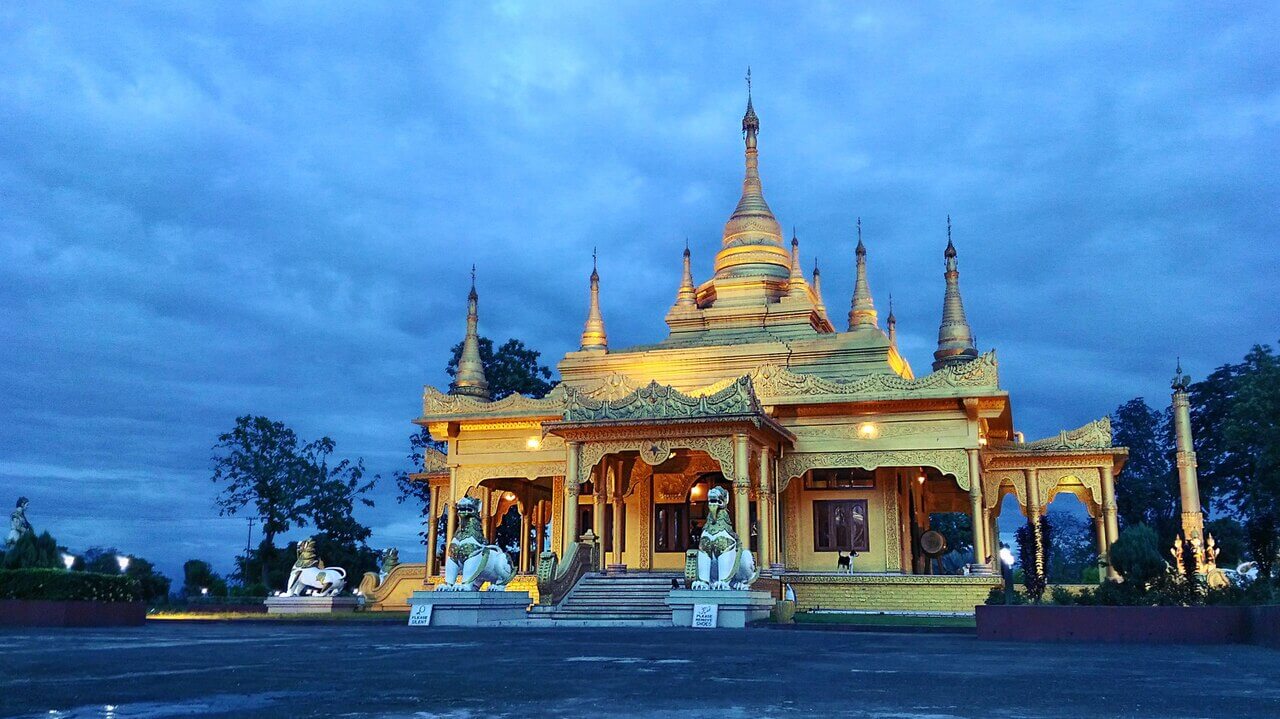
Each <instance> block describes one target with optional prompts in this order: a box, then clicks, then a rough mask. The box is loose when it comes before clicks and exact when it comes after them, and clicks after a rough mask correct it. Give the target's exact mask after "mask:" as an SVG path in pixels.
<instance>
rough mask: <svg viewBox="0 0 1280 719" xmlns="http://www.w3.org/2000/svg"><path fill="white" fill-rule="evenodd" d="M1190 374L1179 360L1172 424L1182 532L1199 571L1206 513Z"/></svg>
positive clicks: (1201, 569)
mask: <svg viewBox="0 0 1280 719" xmlns="http://www.w3.org/2000/svg"><path fill="white" fill-rule="evenodd" d="M1190 386H1191V378H1190V377H1188V376H1187V375H1185V374H1183V373H1182V362H1181V361H1179V362H1178V369H1177V374H1176V376H1174V378H1173V384H1172V387H1173V428H1174V435H1175V437H1176V442H1177V450H1178V451H1177V462H1178V490H1179V493H1180V494H1181V498H1182V536H1183V538H1184V539H1185V540H1186V541H1188V542H1190V543H1191V546H1192V553H1193V554H1194V555H1195V557H1196V573H1197V574H1203V573H1204V566H1203V561H1202V555H1203V548H1204V513H1203V512H1201V510H1200V480H1199V478H1198V477H1197V476H1196V452H1195V446H1194V445H1193V444H1192V441H1191V398H1190V396H1188V394H1187V388H1188V387H1190Z"/></svg>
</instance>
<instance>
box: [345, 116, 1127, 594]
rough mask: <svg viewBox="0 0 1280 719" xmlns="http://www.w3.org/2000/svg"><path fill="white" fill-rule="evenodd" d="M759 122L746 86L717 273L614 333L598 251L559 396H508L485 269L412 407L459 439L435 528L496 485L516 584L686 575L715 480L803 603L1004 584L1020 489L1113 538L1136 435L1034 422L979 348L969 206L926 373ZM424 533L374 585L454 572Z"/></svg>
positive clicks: (428, 423) (770, 568)
mask: <svg viewBox="0 0 1280 719" xmlns="http://www.w3.org/2000/svg"><path fill="white" fill-rule="evenodd" d="M759 131H760V121H759V118H758V117H757V115H756V112H755V110H754V108H753V107H752V102H751V99H750V95H748V101H747V109H746V114H745V116H744V117H743V118H742V134H743V139H744V142H745V158H744V159H745V174H744V178H743V182H742V195H741V199H740V200H739V201H738V204H737V207H735V208H734V209H733V211H732V213H731V214H730V216H729V219H728V221H727V222H726V223H725V225H724V233H723V236H722V238H721V242H720V246H719V250H718V252H717V254H716V256H715V269H714V274H713V275H712V276H711V277H709V278H707V279H705V280H704V281H702V282H698V281H696V280H695V278H694V277H693V273H692V271H691V267H690V251H689V249H687V248H686V250H685V253H684V263H683V272H682V274H681V275H680V277H679V282H678V284H677V283H674V282H673V284H677V289H676V292H675V299H674V302H673V303H672V304H671V306H670V308H669V309H668V310H667V313H666V323H667V327H668V329H669V331H668V334H667V337H666V339H664V340H662V341H660V342H658V343H656V344H652V345H646V346H638V347H625V348H624V347H616V346H611V345H610V343H609V341H608V337H607V332H606V327H605V322H604V314H603V312H602V309H601V301H600V296H601V295H600V292H601V290H600V276H599V274H598V273H597V272H596V271H595V270H594V269H593V271H592V274H591V276H590V284H589V294H588V295H587V296H588V298H589V300H588V305H587V308H586V323H585V326H584V328H583V330H582V332H581V341H580V343H579V349H578V350H577V351H573V352H570V353H568V354H567V355H565V357H564V358H563V359H562V360H560V362H559V365H558V369H559V373H560V378H561V381H560V383H559V384H558V385H557V386H556V387H555V389H554V390H552V391H551V392H550V393H549V394H548V395H547V396H546V397H542V398H530V397H524V396H520V395H512V396H509V397H505V398H503V399H500V400H497V401H491V400H490V395H489V389H488V383H487V381H486V378H485V375H484V367H483V365H482V363H481V361H480V354H479V343H478V337H479V334H478V322H479V310H478V304H479V298H478V295H477V292H476V289H475V282H474V275H473V280H472V289H471V294H470V296H469V298H468V303H467V308H468V311H467V323H466V335H465V340H464V348H463V352H462V355H461V359H460V361H459V363H458V368H457V373H456V376H455V380H454V382H453V383H452V385H451V386H450V387H449V389H448V390H447V391H441V390H438V389H436V388H434V387H427V388H425V390H424V394H423V405H422V416H421V417H419V418H418V419H417V420H416V422H417V423H418V424H420V425H422V426H424V427H426V428H427V429H428V431H429V432H430V434H431V436H432V438H434V439H436V440H438V441H442V442H444V443H446V444H447V450H446V451H445V452H436V451H429V452H428V455H427V458H426V462H425V466H424V467H423V471H422V473H420V474H418V475H416V479H418V480H420V481H424V482H428V483H430V487H431V497H432V501H431V515H432V516H431V518H430V519H429V520H428V523H427V526H428V528H429V532H430V533H431V534H434V531H431V530H434V528H435V527H436V526H437V521H436V519H437V518H438V517H439V516H440V514H439V513H440V512H441V511H444V510H446V509H447V508H448V507H450V506H452V505H453V503H454V502H455V501H456V500H457V499H459V498H461V497H463V496H464V495H469V496H472V497H476V498H479V499H481V500H482V502H483V506H484V510H483V511H484V516H485V517H486V518H487V527H486V531H487V535H488V536H489V537H491V538H492V537H493V536H494V531H495V530H496V527H497V525H498V523H499V522H500V521H501V520H502V518H503V517H504V516H505V515H506V514H507V513H508V511H510V510H511V509H512V508H513V507H514V508H515V510H516V511H517V512H518V513H519V516H520V520H521V530H522V531H521V536H522V537H524V540H523V541H522V542H521V546H520V548H519V553H518V554H519V556H518V558H517V562H518V567H519V571H520V572H522V573H523V574H525V575H526V576H525V577H524V578H523V580H521V579H518V580H517V581H516V582H515V583H513V584H512V587H513V588H516V587H518V588H520V589H531V590H536V592H537V593H538V595H540V596H539V597H538V599H537V601H539V602H540V603H541V604H543V605H549V606H554V605H556V604H557V603H559V602H561V601H563V600H564V599H565V597H567V596H568V595H569V594H570V593H571V591H572V589H573V586H574V585H575V584H576V583H577V582H579V581H582V580H583V578H584V577H588V576H590V577H593V578H594V581H596V582H597V583H599V582H604V581H608V580H609V578H624V577H630V578H633V579H634V578H635V577H636V576H637V575H648V576H654V577H660V578H661V580H660V581H669V579H670V578H671V577H676V576H678V575H681V574H683V572H684V569H685V566H686V555H687V552H688V551H689V550H691V549H694V548H696V546H697V536H698V532H699V528H700V526H701V521H702V520H703V518H704V517H705V515H706V497H707V492H708V491H709V489H710V488H711V487H714V486H717V485H719V486H723V487H725V488H726V489H728V490H729V492H730V496H731V509H732V513H733V517H734V524H735V528H736V530H737V532H738V534H739V535H740V536H743V537H749V538H750V547H751V551H752V552H753V553H754V554H755V558H756V566H758V567H761V568H762V569H763V572H762V576H761V579H760V580H759V582H758V584H757V586H758V587H763V588H768V589H771V590H773V591H775V592H780V591H782V587H783V586H784V585H785V586H790V588H791V589H792V590H793V591H794V592H795V594H796V600H797V606H798V608H799V609H801V610H805V609H813V608H823V609H838V608H841V609H869V610H885V611H895V610H897V611H905V610H917V611H918V610H936V611H972V608H973V605H974V604H978V603H981V602H982V600H983V599H984V598H985V597H986V595H987V593H988V591H989V590H990V589H991V587H993V586H996V585H998V584H999V581H1000V579H999V571H998V570H997V565H996V562H998V561H999V560H998V558H997V555H998V548H999V534H998V531H997V519H998V517H999V514H1000V508H1001V505H1002V500H1003V499H1004V497H1006V496H1007V495H1010V494H1013V495H1015V496H1016V498H1017V503H1018V505H1019V506H1020V507H1021V509H1022V510H1023V512H1024V513H1026V514H1027V515H1028V516H1035V515H1039V514H1042V513H1043V512H1044V511H1045V508H1046V507H1047V505H1048V504H1049V502H1050V501H1052V500H1053V498H1054V497H1055V495H1057V494H1059V493H1064V492H1065V493H1070V494H1073V495H1076V496H1077V497H1078V498H1079V499H1080V500H1081V502H1082V503H1083V505H1084V506H1085V507H1086V508H1087V510H1088V511H1089V513H1090V515H1091V516H1092V517H1093V518H1094V524H1095V528H1096V531H1097V540H1098V544H1099V548H1100V551H1101V554H1102V555H1103V556H1104V557H1105V556H1106V553H1107V549H1108V548H1109V547H1110V545H1111V543H1112V542H1113V541H1114V540H1115V538H1116V535H1117V533H1118V528H1117V520H1116V505H1115V492H1114V481H1115V477H1116V474H1117V473H1118V472H1119V471H1120V469H1121V467H1122V466H1123V464H1124V460H1125V457H1126V451H1125V450H1124V449H1123V448H1118V447H1113V446H1112V445H1111V431H1110V423H1109V421H1108V420H1107V419H1106V418H1105V417H1104V418H1103V419H1100V420H1098V421H1096V422H1092V423H1090V424H1088V425H1086V426H1084V427H1081V428H1079V429H1075V430H1071V431H1064V432H1061V433H1059V434H1058V435H1056V436H1053V437H1050V438H1046V439H1042V440H1038V441H1031V442H1025V441H1023V440H1022V436H1021V434H1020V433H1019V432H1018V431H1017V430H1016V425H1015V423H1014V418H1013V414H1012V411H1011V408H1010V398H1009V392H1008V391H1007V390H1006V389H1004V388H1003V387H1002V386H1001V384H1000V380H999V365H998V363H997V360H996V354H995V352H994V350H987V351H985V352H983V351H980V350H979V348H978V347H977V346H976V344H975V342H974V336H973V332H972V331H971V329H970V326H969V323H968V320H967V319H966V316H965V310H964V304H963V302H962V300H961V292H960V272H959V254H958V252H957V250H956V247H955V246H954V244H952V242H951V238H950V234H951V229H950V220H949V219H948V228H947V235H948V238H947V244H946V247H945V249H943V251H942V260H943V268H942V269H943V272H942V283H941V285H940V287H939V294H940V295H941V300H942V307H941V315H940V323H939V330H938V344H937V351H935V352H934V353H933V362H932V365H931V367H930V371H929V372H928V373H925V374H921V375H919V376H917V374H916V373H915V372H914V371H913V369H912V367H911V365H910V363H909V362H908V361H907V360H906V358H904V357H903V356H902V355H901V354H900V353H899V351H898V347H897V342H896V337H895V318H894V316H893V312H892V310H890V311H889V313H888V315H887V316H886V317H883V318H882V317H881V315H880V313H879V311H878V310H877V308H876V304H875V302H874V300H873V294H872V291H871V284H870V278H871V277H872V273H871V270H870V265H869V260H868V252H867V248H866V246H865V245H864V244H863V243H862V240H861V229H860V227H859V239H858V243H857V246H856V248H854V253H855V258H856V267H857V273H856V279H855V284H854V290H853V294H852V298H851V300H850V303H849V309H848V312H847V314H845V313H843V312H840V311H838V310H835V309H834V308H832V309H829V308H828V305H827V303H826V302H825V299H824V297H823V290H822V286H821V276H820V274H819V272H818V271H817V269H815V270H814V271H813V273H812V274H811V275H808V276H806V274H805V273H804V272H803V271H802V270H801V259H800V244H799V241H798V240H797V238H796V237H795V236H794V234H793V236H792V237H791V238H790V240H789V241H788V240H786V239H784V237H783V234H782V230H781V227H780V225H779V223H778V221H777V219H776V218H775V217H774V214H773V212H772V210H771V209H770V207H769V204H768V203H767V202H766V201H765V196H764V192H763V188H762V183H761V177H760V172H759V165H758V153H759V147H758V136H759ZM949 512H950V513H955V512H959V513H964V514H966V515H967V516H968V517H969V518H970V519H971V520H972V526H973V533H972V539H971V545H972V548H973V557H972V561H971V562H970V563H969V564H968V566H966V567H964V568H963V569H962V570H961V571H960V572H959V573H953V574H942V573H940V572H939V570H938V565H937V563H936V562H935V561H933V558H934V556H936V554H937V553H939V551H940V550H942V549H944V548H942V547H939V546H938V545H937V534H938V533H937V532H933V533H932V535H933V536H930V535H931V533H930V521H931V520H930V517H931V515H934V514H936V513H949ZM448 526H449V530H448V533H449V534H451V533H452V530H453V524H452V522H449V524H448ZM427 545H428V546H427V553H426V554H427V556H426V563H425V564H416V565H412V564H410V565H401V567H399V568H398V569H397V570H396V572H394V573H393V575H392V576H391V577H388V579H387V581H385V582H383V584H382V586H380V587H377V588H374V587H372V586H371V587H368V588H367V589H368V590H369V591H368V593H369V594H370V596H371V598H373V599H374V600H375V601H377V602H380V603H382V604H383V605H385V606H387V607H390V606H392V605H395V606H403V598H404V597H405V596H407V594H408V592H409V591H411V590H412V589H420V588H422V585H423V584H424V583H426V584H432V583H434V582H437V581H439V580H438V575H439V574H440V572H441V566H440V565H441V562H442V559H443V558H442V557H441V556H439V553H438V552H437V550H436V546H437V541H430V540H429V541H428V543H427ZM397 579H398V580H399V581H394V580H397ZM617 586H618V587H622V586H623V584H622V583H619V584H618V585H617Z"/></svg>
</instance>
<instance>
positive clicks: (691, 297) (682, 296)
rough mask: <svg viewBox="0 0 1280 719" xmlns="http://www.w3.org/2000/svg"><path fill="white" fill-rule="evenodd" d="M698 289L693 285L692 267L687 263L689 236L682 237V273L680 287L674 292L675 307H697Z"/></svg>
mask: <svg viewBox="0 0 1280 719" xmlns="http://www.w3.org/2000/svg"><path fill="white" fill-rule="evenodd" d="M697 306H698V291H697V290H696V289H694V286H693V268H692V267H691V266H690V263H689V238H688V237H686V238H684V274H682V275H681V276H680V289H679V291H677V292H676V307H697Z"/></svg>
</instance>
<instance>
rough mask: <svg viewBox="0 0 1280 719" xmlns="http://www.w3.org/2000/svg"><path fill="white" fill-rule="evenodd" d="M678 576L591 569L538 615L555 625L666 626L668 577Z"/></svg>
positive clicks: (669, 615) (669, 584)
mask: <svg viewBox="0 0 1280 719" xmlns="http://www.w3.org/2000/svg"><path fill="white" fill-rule="evenodd" d="M681 576H683V575H682V574H680V573H678V572H634V573H629V574H620V575H605V574H601V573H599V572H591V573H588V574H586V575H585V576H583V577H582V579H580V580H579V581H578V583H577V585H575V586H574V588H573V590H572V591H570V592H569V594H568V596H566V597H565V598H564V601H562V602H560V604H559V606H556V607H554V608H550V609H549V611H546V612H545V613H543V614H542V618H543V621H546V622H549V623H550V624H553V625H555V626H570V627H572V626H583V627H590V626H614V627H621V626H627V627H668V626H671V608H670V607H668V606H667V604H666V599H667V593H668V592H670V591H671V580H672V579H675V578H677V577H681ZM535 616H536V615H535ZM539 623H541V622H539Z"/></svg>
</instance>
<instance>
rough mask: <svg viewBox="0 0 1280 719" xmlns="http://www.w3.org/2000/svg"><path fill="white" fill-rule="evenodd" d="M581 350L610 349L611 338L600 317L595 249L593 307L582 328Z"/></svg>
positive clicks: (592, 262)
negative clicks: (606, 333) (607, 334)
mask: <svg viewBox="0 0 1280 719" xmlns="http://www.w3.org/2000/svg"><path fill="white" fill-rule="evenodd" d="M581 349H584V350H607V349H609V338H608V337H607V336H606V335H605V331H604V318H603V317H601V315H600V273H599V272H598V271H597V269H596V251H595V248H592V249H591V306H590V307H589V308H588V309H587V323H586V325H584V326H583V328H582V344H581Z"/></svg>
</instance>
